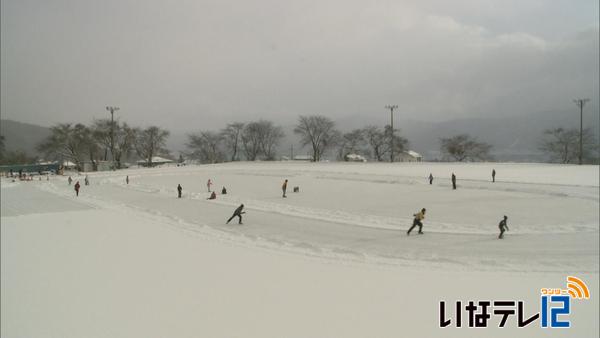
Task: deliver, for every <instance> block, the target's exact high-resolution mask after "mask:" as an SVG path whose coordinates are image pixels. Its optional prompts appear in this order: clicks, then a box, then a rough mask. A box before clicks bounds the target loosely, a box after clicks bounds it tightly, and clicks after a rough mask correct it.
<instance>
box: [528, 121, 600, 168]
mask: <svg viewBox="0 0 600 338" xmlns="http://www.w3.org/2000/svg"><path fill="white" fill-rule="evenodd" d="M579 136H580V135H579V131H578V130H576V129H563V128H554V129H547V130H545V131H544V132H543V136H542V141H541V143H540V147H539V149H540V150H542V151H543V152H545V153H547V154H548V155H549V156H550V158H551V160H552V161H557V162H560V163H571V162H572V161H573V160H576V159H578V158H579V149H580V147H579V146H580V144H579V142H580V139H579ZM582 145H583V147H582V149H583V154H582V160H583V161H584V162H586V163H595V162H597V161H598V144H597V141H596V139H595V136H594V134H593V132H592V130H591V129H589V128H586V129H583V132H582Z"/></svg>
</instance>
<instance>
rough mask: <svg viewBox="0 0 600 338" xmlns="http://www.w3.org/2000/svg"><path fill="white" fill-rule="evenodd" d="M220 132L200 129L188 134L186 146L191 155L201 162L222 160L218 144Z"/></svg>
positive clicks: (220, 136) (220, 138)
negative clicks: (196, 132)
mask: <svg viewBox="0 0 600 338" xmlns="http://www.w3.org/2000/svg"><path fill="white" fill-rule="evenodd" d="M222 140H223V137H222V135H221V134H217V133H215V132H212V131H202V132H200V133H199V134H190V135H188V143H187V144H186V146H187V147H188V148H189V149H190V150H191V151H192V153H191V156H192V157H193V158H196V159H198V160H200V161H201V162H202V163H218V162H222V161H223V153H222V152H221V150H220V144H221V141H222Z"/></svg>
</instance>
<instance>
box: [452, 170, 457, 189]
mask: <svg viewBox="0 0 600 338" xmlns="http://www.w3.org/2000/svg"><path fill="white" fill-rule="evenodd" d="M452 189H454V190H456V175H454V173H452Z"/></svg>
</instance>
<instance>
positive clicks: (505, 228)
mask: <svg viewBox="0 0 600 338" xmlns="http://www.w3.org/2000/svg"><path fill="white" fill-rule="evenodd" d="M507 220H508V217H506V215H504V219H503V220H501V221H500V223H499V224H498V228H500V235H499V236H498V239H502V238H504V232H505V231H508V225H507V224H506V221H507Z"/></svg>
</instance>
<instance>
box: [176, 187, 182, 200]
mask: <svg viewBox="0 0 600 338" xmlns="http://www.w3.org/2000/svg"><path fill="white" fill-rule="evenodd" d="M182 190H183V188H182V187H181V184H177V198H181V191H182Z"/></svg>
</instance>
